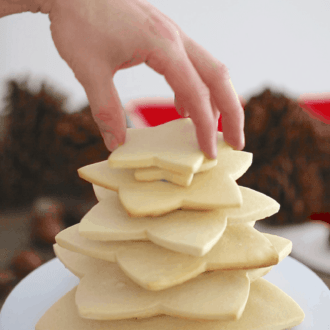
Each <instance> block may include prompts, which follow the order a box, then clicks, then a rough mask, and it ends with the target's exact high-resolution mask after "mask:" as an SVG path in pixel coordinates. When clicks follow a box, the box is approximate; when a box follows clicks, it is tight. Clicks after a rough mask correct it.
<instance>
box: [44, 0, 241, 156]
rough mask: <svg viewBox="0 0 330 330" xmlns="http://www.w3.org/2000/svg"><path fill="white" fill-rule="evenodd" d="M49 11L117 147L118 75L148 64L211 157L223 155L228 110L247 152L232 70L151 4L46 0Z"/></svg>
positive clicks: (232, 137)
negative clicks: (219, 138) (219, 142)
mask: <svg viewBox="0 0 330 330" xmlns="http://www.w3.org/2000/svg"><path fill="white" fill-rule="evenodd" d="M41 12H43V13H49V18H50V21H51V32H52V37H53V40H54V43H55V46H56V47H57V50H58V52H59V54H60V55H61V57H62V58H63V59H64V60H65V61H66V62H67V63H68V65H69V66H70V67H71V69H72V70H73V72H74V74H75V76H76V78H77V79H78V81H79V82H80V83H81V84H82V86H83V87H84V89H85V91H86V94H87V97H88V100H89V103H90V107H91V110H92V114H93V118H94V119H95V122H96V123H97V124H98V126H99V128H100V131H101V134H102V136H103V138H104V141H105V144H106V146H107V148H108V149H109V150H113V149H115V148H116V147H117V145H118V144H122V143H124V142H125V134H126V120H125V114H124V111H123V109H122V105H121V102H120V99H119V96H118V93H117V90H116V88H115V86H114V82H113V77H114V74H115V73H116V72H117V71H118V70H120V69H124V68H129V67H132V66H135V65H138V64H141V63H146V64H147V65H148V66H149V67H151V68H152V69H154V70H155V71H156V72H158V73H159V74H162V75H164V77H165V79H166V80H167V82H168V83H169V85H170V86H171V88H172V89H173V91H174V93H175V97H176V107H177V110H178V112H179V113H180V114H186V115H187V114H189V115H190V117H191V119H192V121H193V122H194V124H195V126H196V133H197V138H198V142H199V145H200V147H201V149H202V150H203V151H204V153H205V154H206V155H207V156H208V157H209V158H215V157H216V155H217V149H216V135H217V122H218V118H219V115H220V112H221V114H222V123H223V133H224V138H225V140H226V141H227V142H228V143H229V144H231V145H232V146H234V147H235V148H236V149H239V150H241V149H242V148H243V147H244V133H243V126H244V113H243V109H242V107H241V105H240V102H239V100H238V97H237V95H236V93H235V91H234V89H233V86H232V84H231V81H230V78H229V74H228V70H227V69H226V67H225V66H224V65H223V64H222V63H221V62H219V61H218V60H217V59H216V58H214V57H213V56H212V55H211V54H209V53H208V52H207V51H206V50H205V49H203V48H202V47H201V46H200V45H198V44H197V43H196V42H195V41H193V40H192V39H191V38H189V37H188V36H187V35H186V34H185V33H184V32H183V31H182V30H181V29H180V28H179V27H178V26H177V25H176V24H175V23H174V22H173V21H172V20H171V19H169V18H168V17H167V16H165V15H164V14H163V13H161V12H160V11H159V10H158V9H156V8H155V7H153V6H152V5H151V4H149V3H148V2H146V1H145V0H98V1H97V2H95V1H90V0H70V1H67V0H45V2H44V5H43V6H42V7H41Z"/></svg>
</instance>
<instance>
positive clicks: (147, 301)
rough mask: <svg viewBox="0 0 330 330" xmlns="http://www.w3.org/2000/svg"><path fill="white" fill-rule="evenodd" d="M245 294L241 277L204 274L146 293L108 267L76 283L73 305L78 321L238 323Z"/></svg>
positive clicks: (246, 281) (242, 274) (247, 285)
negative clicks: (173, 319) (170, 318)
mask: <svg viewBox="0 0 330 330" xmlns="http://www.w3.org/2000/svg"><path fill="white" fill-rule="evenodd" d="M109 274H111V275H110V276H109ZM249 291H250V281H249V278H248V276H247V274H246V272H245V271H232V272H208V273H203V274H201V275H199V276H198V277H196V278H194V279H192V280H191V281H188V282H186V283H183V284H181V285H179V286H176V287H173V288H170V289H167V290H162V291H149V290H146V289H144V288H141V287H140V286H139V285H137V284H136V283H134V282H133V281H132V280H131V279H129V278H128V277H127V276H126V275H125V274H124V273H123V271H122V270H121V269H120V268H119V267H118V265H116V264H109V266H108V268H107V269H106V270H105V269H104V267H100V268H98V267H96V268H94V269H91V270H90V271H89V272H88V273H87V274H86V275H85V276H84V277H83V278H82V279H81V280H80V283H79V285H78V289H77V293H76V305H77V308H78V311H79V314H80V316H82V317H84V318H89V319H94V320H121V319H128V318H135V317H137V318H145V317H151V316H156V315H161V314H164V315H171V316H176V317H184V318H189V319H195V320H223V321H227V320H237V319H239V318H240V317H241V315H242V313H243V311H244V308H245V305H246V302H247V299H248V296H249ZM105 292H106V294H105Z"/></svg>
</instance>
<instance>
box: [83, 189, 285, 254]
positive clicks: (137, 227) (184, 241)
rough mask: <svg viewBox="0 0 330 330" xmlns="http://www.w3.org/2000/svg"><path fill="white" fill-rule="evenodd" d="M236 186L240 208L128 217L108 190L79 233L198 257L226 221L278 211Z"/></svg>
mask: <svg viewBox="0 0 330 330" xmlns="http://www.w3.org/2000/svg"><path fill="white" fill-rule="evenodd" d="M239 188H240V191H241V194H242V197H243V204H242V206H241V207H238V208H219V209H215V210H213V211H204V212H203V211H199V212H197V211H185V210H178V211H175V212H172V213H168V214H166V215H164V216H160V217H157V218H152V217H144V218H133V217H130V216H129V215H128V214H127V212H126V211H125V209H124V208H123V206H122V205H121V203H120V201H119V198H118V195H117V193H115V192H113V191H110V190H108V192H109V193H108V197H107V198H106V199H103V200H102V201H101V202H100V203H98V204H97V205H96V206H94V207H93V208H92V209H91V210H90V211H89V212H88V213H87V214H86V215H85V216H84V217H83V219H82V220H81V222H80V224H79V234H80V235H81V236H83V237H86V238H88V239H92V240H99V241H121V240H123V241H125V240H150V241H152V242H153V243H155V244H157V245H160V246H162V247H165V248H167V249H170V250H173V251H177V252H181V253H187V254H190V255H193V256H198V257H200V256H203V255H205V254H206V253H208V252H209V251H210V250H211V248H212V247H213V246H214V245H215V244H216V243H217V241H218V240H219V239H220V238H221V236H222V234H223V232H224V230H225V229H226V226H227V221H228V223H240V222H242V223H245V222H250V221H256V220H260V219H264V218H265V217H268V216H271V215H273V214H274V213H276V212H277V211H278V210H279V204H278V203H277V202H276V201H275V200H273V199H272V198H270V197H268V196H266V195H264V194H262V193H259V192H257V191H255V190H252V189H249V188H245V187H239Z"/></svg>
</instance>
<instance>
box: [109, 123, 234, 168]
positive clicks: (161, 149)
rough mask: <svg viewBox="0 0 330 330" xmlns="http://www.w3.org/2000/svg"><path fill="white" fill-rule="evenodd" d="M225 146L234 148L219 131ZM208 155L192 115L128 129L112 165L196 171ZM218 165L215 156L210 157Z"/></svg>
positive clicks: (112, 155) (110, 161) (111, 159)
mask: <svg viewBox="0 0 330 330" xmlns="http://www.w3.org/2000/svg"><path fill="white" fill-rule="evenodd" d="M219 141H220V142H219V143H221V144H222V149H230V150H231V149H232V148H231V147H230V146H229V145H227V144H226V143H225V142H224V140H223V137H222V133H219ZM205 159H206V157H205V155H204V153H203V152H202V151H201V150H200V147H199V145H198V141H197V136H196V129H195V126H194V124H193V122H192V120H191V119H190V118H184V119H178V120H173V121H170V122H168V123H166V124H163V125H159V126H156V127H147V128H141V129H127V133H126V140H125V143H124V144H123V145H122V146H120V147H118V148H117V149H116V150H115V151H113V152H112V154H111V155H110V157H109V159H108V162H109V166H111V167H115V168H142V167H150V166H156V167H159V168H162V169H166V170H169V171H172V172H178V173H182V174H191V173H196V172H197V171H198V170H199V168H200V166H201V165H202V164H203V162H204V160H205ZM206 161H207V162H212V164H213V165H212V166H214V165H216V161H214V160H206Z"/></svg>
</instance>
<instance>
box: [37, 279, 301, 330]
mask: <svg viewBox="0 0 330 330" xmlns="http://www.w3.org/2000/svg"><path fill="white" fill-rule="evenodd" d="M76 290H77V289H76V288H74V289H73V290H71V291H70V292H68V293H67V294H66V295H65V296H64V297H62V298H61V299H60V300H59V301H57V302H56V303H55V304H54V305H53V306H52V307H51V308H50V309H49V310H48V311H47V312H46V313H45V314H44V315H43V316H42V317H41V319H40V320H39V321H38V323H37V325H36V329H35V330H73V329H75V330H76V329H79V330H94V329H97V330H119V329H121V330H155V329H157V330H174V329H189V330H242V329H244V330H266V329H272V330H284V329H288V328H292V327H295V326H297V325H298V324H300V323H301V322H302V321H303V319H304V317H305V314H304V312H303V310H302V309H301V308H300V307H299V305H298V304H297V303H296V302H295V301H294V300H293V299H292V298H291V297H289V296H288V295H287V294H286V293H284V292H283V291H282V290H280V289H279V288H277V287H276V286H275V285H273V284H271V283H269V282H268V281H266V280H264V279H262V278H260V279H258V280H257V281H255V282H253V283H252V284H251V290H250V295H249V299H248V301H247V304H246V307H245V310H244V312H243V315H242V317H241V318H240V319H239V320H237V321H234V322H233V321H207V322H200V321H192V320H187V319H182V318H176V317H171V316H155V317H151V318H146V319H128V320H119V321H97V320H86V319H83V318H81V317H80V316H79V314H78V311H77V308H76V305H75V294H76ZM269 297H272V299H269Z"/></svg>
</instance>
